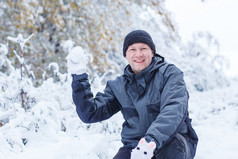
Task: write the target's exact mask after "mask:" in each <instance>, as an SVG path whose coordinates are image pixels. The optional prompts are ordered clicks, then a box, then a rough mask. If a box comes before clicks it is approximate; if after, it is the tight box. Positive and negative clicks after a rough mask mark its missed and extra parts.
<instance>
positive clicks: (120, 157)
mask: <svg viewBox="0 0 238 159" xmlns="http://www.w3.org/2000/svg"><path fill="white" fill-rule="evenodd" d="M130 158H131V149H130V148H127V147H121V148H120V149H119V150H118V152H117V154H116V155H115V156H114V157H113V159H130Z"/></svg>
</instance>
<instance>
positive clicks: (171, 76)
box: [67, 30, 198, 159]
mask: <svg viewBox="0 0 238 159" xmlns="http://www.w3.org/2000/svg"><path fill="white" fill-rule="evenodd" d="M123 55H124V57H125V58H126V59H127V61H128V63H129V64H128V65H127V66H126V68H125V70H124V74H123V75H122V76H119V77H117V78H116V79H115V80H113V81H108V83H107V85H106V88H105V90H104V93H97V95H96V96H95V97H94V96H93V94H92V92H91V89H90V84H89V81H88V75H87V74H86V73H85V70H86V63H85V61H80V60H78V61H75V56H76V57H81V58H83V56H85V55H84V54H80V53H77V52H76V53H75V52H74V55H72V54H69V55H68V57H67V64H68V69H69V72H70V73H71V74H72V77H73V82H72V89H73V100H74V103H75V105H76V111H77V113H78V115H79V117H80V119H81V120H82V121H84V122H85V123H94V122H99V121H103V120H106V119H108V118H110V117H111V116H113V115H114V114H116V113H117V112H119V111H121V113H122V114H123V117H124V119H125V122H124V123H123V125H122V126H123V128H122V131H121V137H122V139H121V141H122V143H123V145H124V146H123V147H121V148H120V149H119V151H118V153H117V154H116V155H115V156H114V158H113V159H130V158H131V159H150V158H153V159H165V158H166V159H192V158H193V157H194V156H195V152H196V146H197V142H198V138H197V135H196V133H195V131H194V129H193V128H192V126H191V123H190V121H191V120H190V119H189V116H188V98H189V95H188V91H187V88H186V85H185V82H184V79H183V72H182V71H181V70H179V69H178V68H177V67H176V66H175V65H173V64H169V63H167V62H166V61H165V60H164V58H163V57H162V56H160V55H158V54H157V53H156V49H155V45H154V42H153V40H152V38H151V36H150V35H149V34H148V33H147V32H146V31H143V30H135V31H132V32H130V33H129V34H128V35H127V36H126V37H125V39H124V44H123ZM83 59H85V58H83Z"/></svg>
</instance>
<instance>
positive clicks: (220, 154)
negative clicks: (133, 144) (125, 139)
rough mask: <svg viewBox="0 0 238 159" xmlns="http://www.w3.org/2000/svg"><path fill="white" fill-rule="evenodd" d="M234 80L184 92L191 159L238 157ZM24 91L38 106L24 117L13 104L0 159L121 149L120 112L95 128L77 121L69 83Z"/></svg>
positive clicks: (63, 158)
mask: <svg viewBox="0 0 238 159" xmlns="http://www.w3.org/2000/svg"><path fill="white" fill-rule="evenodd" d="M236 81H237V79H236V80H233V82H231V85H230V86H229V87H226V88H223V89H214V90H211V91H206V92H193V93H190V103H189V105H190V106H189V111H190V116H191V117H192V119H193V126H194V128H195V130H196V131H197V133H198V136H199V144H198V149H197V156H196V159H236V158H238V153H237V148H238V143H237V141H236V137H237V136H238V83H237V82H236ZM28 92H29V93H31V94H32V95H33V96H34V95H37V94H38V96H36V97H37V98H36V99H35V100H37V101H38V102H37V104H36V105H35V106H34V107H33V108H32V110H31V111H29V112H27V113H24V110H23V108H21V106H20V105H15V107H14V109H15V110H16V114H15V117H12V118H11V120H10V122H9V123H7V124H6V125H5V126H3V127H0V158H4V159H13V158H18V159H26V158H29V159H30V158H36V159H38V158H39V159H40V158H44V159H56V158H57V159H76V158H80V159H110V158H112V157H113V155H115V153H116V152H117V150H118V148H119V147H120V146H121V142H120V127H121V123H122V121H123V119H122V116H121V114H120V113H118V114H117V115H115V116H114V117H112V118H111V119H109V120H107V121H105V122H101V123H97V124H92V125H87V124H84V123H82V122H81V121H80V119H79V118H78V117H77V115H76V112H75V106H74V105H73V103H72V99H71V98H70V97H71V90H70V82H68V83H67V84H65V85H60V84H58V85H55V84H54V83H53V82H52V80H48V81H46V82H44V84H43V85H42V86H41V87H39V88H37V89H34V90H28ZM6 93H7V92H6ZM106 129H107V131H105V130H106Z"/></svg>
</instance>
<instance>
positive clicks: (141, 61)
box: [134, 59, 145, 63]
mask: <svg viewBox="0 0 238 159" xmlns="http://www.w3.org/2000/svg"><path fill="white" fill-rule="evenodd" d="M144 61H145V60H144V59H143V60H134V62H136V63H143V62H144Z"/></svg>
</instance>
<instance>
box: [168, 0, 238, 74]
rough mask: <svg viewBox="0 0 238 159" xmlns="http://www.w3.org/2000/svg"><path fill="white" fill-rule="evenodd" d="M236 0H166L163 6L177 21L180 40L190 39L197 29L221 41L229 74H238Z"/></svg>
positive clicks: (222, 53) (237, 12)
mask: <svg viewBox="0 0 238 159" xmlns="http://www.w3.org/2000/svg"><path fill="white" fill-rule="evenodd" d="M237 6H238V1H237V0H204V2H202V0H179V1H177V0H166V7H167V8H168V10H170V11H171V12H172V15H173V17H174V18H175V21H176V22H177V23H178V27H179V33H180V35H181V36H182V40H183V41H184V42H187V41H189V40H192V35H193V34H194V33H196V32H199V31H203V32H209V33H211V34H212V35H213V36H215V38H217V40H218V41H219V44H220V48H219V49H220V50H219V51H220V54H221V55H224V56H226V57H228V59H229V60H230V67H229V68H227V70H226V73H227V75H228V76H230V77H233V76H237V75H238V71H237V67H238V64H237V62H236V59H237V57H238V45H237V41H238V30H237V28H238V21H237V20H236V19H237V18H236V15H237V14H238V10H237Z"/></svg>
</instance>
